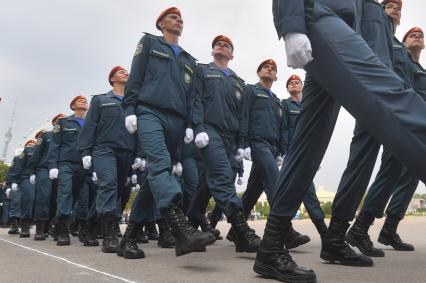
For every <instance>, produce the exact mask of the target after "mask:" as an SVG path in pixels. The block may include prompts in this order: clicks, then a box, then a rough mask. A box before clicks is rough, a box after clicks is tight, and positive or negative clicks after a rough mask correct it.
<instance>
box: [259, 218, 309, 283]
mask: <svg viewBox="0 0 426 283" xmlns="http://www.w3.org/2000/svg"><path fill="white" fill-rule="evenodd" d="M290 227H291V218H288V217H276V216H272V215H269V217H268V221H267V222H266V227H265V233H264V234H263V239H262V241H261V243H260V247H259V251H258V252H257V255H256V261H255V263H254V266H253V270H254V271H255V272H256V273H258V274H260V275H262V276H265V277H268V278H274V279H277V280H279V281H282V282H289V283H296V282H306V283H311V282H316V275H315V272H314V271H313V270H311V269H309V268H306V267H300V266H298V265H297V264H296V263H295V262H294V261H293V259H292V258H291V256H290V255H289V253H288V251H287V250H286V249H285V248H284V243H283V239H284V238H285V236H286V235H287V233H288V230H289V229H290Z"/></svg>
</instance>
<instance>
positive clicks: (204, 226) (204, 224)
mask: <svg viewBox="0 0 426 283" xmlns="http://www.w3.org/2000/svg"><path fill="white" fill-rule="evenodd" d="M200 227H201V231H203V232H209V233H212V234H213V235H214V236H215V237H216V240H223V238H222V236H221V235H220V231H219V230H218V229H214V228H213V227H212V226H211V225H210V223H209V221H208V220H207V218H206V217H205V216H203V219H202V221H201V223H200Z"/></svg>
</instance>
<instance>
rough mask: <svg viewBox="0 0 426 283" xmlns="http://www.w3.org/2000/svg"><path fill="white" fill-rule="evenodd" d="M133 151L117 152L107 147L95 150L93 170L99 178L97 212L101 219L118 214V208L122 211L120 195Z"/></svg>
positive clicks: (97, 147) (99, 147) (98, 147)
mask: <svg viewBox="0 0 426 283" xmlns="http://www.w3.org/2000/svg"><path fill="white" fill-rule="evenodd" d="M130 158H131V151H129V150H117V149H113V148H110V147H105V146H95V148H94V149H93V170H94V171H95V172H96V175H97V177H98V190H97V195H96V211H97V213H98V216H99V217H102V216H104V215H111V214H117V206H118V207H119V208H120V209H118V210H119V211H121V201H120V202H118V200H119V199H120V198H119V193H123V192H124V186H125V184H126V179H127V176H128V172H129V167H130Z"/></svg>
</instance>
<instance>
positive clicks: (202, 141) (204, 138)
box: [195, 132, 209, 148]
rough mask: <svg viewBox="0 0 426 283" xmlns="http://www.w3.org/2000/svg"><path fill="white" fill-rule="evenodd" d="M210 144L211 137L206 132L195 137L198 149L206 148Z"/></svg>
mask: <svg viewBox="0 0 426 283" xmlns="http://www.w3.org/2000/svg"><path fill="white" fill-rule="evenodd" d="M208 144H209V136H208V135H207V133H206V132H202V133H199V134H197V135H196V136H195V145H196V146H197V147H198V148H203V147H206V146H207V145H208Z"/></svg>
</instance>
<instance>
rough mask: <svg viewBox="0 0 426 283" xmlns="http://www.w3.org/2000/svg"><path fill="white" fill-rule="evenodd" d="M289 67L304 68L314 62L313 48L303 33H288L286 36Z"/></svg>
mask: <svg viewBox="0 0 426 283" xmlns="http://www.w3.org/2000/svg"><path fill="white" fill-rule="evenodd" d="M284 41H285V51H286V53H287V66H289V67H291V68H293V69H300V68H303V67H304V66H305V65H306V64H307V63H308V62H309V61H312V60H313V59H314V58H313V57H312V47H311V42H310V41H309V38H308V37H307V36H306V34H303V33H288V34H286V35H285V36H284Z"/></svg>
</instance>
